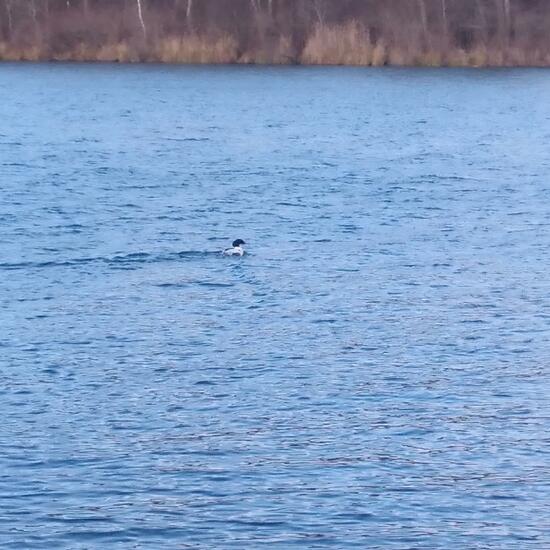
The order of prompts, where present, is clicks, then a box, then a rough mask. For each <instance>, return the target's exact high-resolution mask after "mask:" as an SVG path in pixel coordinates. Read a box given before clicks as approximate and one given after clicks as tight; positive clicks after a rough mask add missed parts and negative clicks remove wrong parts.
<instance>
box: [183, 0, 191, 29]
mask: <svg viewBox="0 0 550 550" xmlns="http://www.w3.org/2000/svg"><path fill="white" fill-rule="evenodd" d="M185 23H186V24H187V26H188V27H191V26H192V25H193V0H187V10H186V12H185Z"/></svg>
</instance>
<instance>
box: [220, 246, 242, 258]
mask: <svg viewBox="0 0 550 550" xmlns="http://www.w3.org/2000/svg"><path fill="white" fill-rule="evenodd" d="M223 255H224V256H244V248H243V247H242V246H240V245H239V246H232V247H231V248H226V249H225V250H224V251H223Z"/></svg>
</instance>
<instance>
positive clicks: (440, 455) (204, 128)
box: [0, 64, 550, 550]
mask: <svg viewBox="0 0 550 550" xmlns="http://www.w3.org/2000/svg"><path fill="white" fill-rule="evenodd" d="M549 97H550V72H548V71H543V70H498V71H490V70H483V71H476V70H444V69H440V70H418V69H402V70H399V69H380V70H376V69H369V70H365V69H344V68H316V69H306V68H293V67H290V68H258V67H240V68H235V67H227V68H224V67H210V68H200V67H172V66H116V65H78V64H72V65H65V64H58V65H56V64H51V65H33V64H20V65H17V64H3V65H1V66H0V120H1V121H2V124H1V126H0V168H1V172H0V228H1V230H0V411H1V413H2V421H1V423H0V546H1V547H2V548H6V549H12V548H13V549H58V548H59V549H71V550H73V549H74V550H82V549H96V548H97V549H115V550H117V549H127V548H128V549H130V548H133V549H135V548H138V549H151V550H155V549H182V548H197V549H207V548H228V549H230V548H238V549H243V548H246V549H254V548H262V547H266V546H268V545H269V547H271V548H281V549H285V548H294V547H300V548H311V549H317V548H343V549H348V548H349V549H351V548H384V549H400V550H401V549H432V548H441V549H451V548H453V549H455V548H465V549H466V548H468V549H486V548H499V549H500V548H502V549H525V548H550V467H549V459H550V456H549V455H550V437H549V435H548V434H549V427H550V422H549V419H550V402H549V398H548V395H549V391H550V380H549V370H548V363H549V360H550V275H549V273H550V181H549V176H550V154H549V153H550V149H549V143H550V101H548V98H549ZM237 237H240V238H243V239H244V240H246V241H247V243H248V248H247V250H248V252H249V254H248V255H247V256H245V257H244V258H242V259H241V258H224V257H222V256H221V255H220V254H219V250H220V249H221V248H223V247H224V246H227V245H228V244H229V243H230V242H231V241H232V240H233V239H235V238H237Z"/></svg>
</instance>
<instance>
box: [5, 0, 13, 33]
mask: <svg viewBox="0 0 550 550" xmlns="http://www.w3.org/2000/svg"><path fill="white" fill-rule="evenodd" d="M5 1H6V12H7V14H8V35H9V36H8V39H11V35H12V33H13V19H12V16H11V0H5Z"/></svg>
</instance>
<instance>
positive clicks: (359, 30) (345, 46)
mask: <svg viewBox="0 0 550 550" xmlns="http://www.w3.org/2000/svg"><path fill="white" fill-rule="evenodd" d="M382 48H383V47H382V46H380V47H378V49H377V46H375V45H373V44H372V43H371V41H370V38H369V35H368V33H367V32H366V31H365V29H364V28H363V27H362V26H361V25H359V24H358V23H357V22H355V21H352V22H350V23H347V24H345V25H336V26H326V25H317V26H316V27H315V29H314V30H313V33H312V34H311V35H310V36H309V38H308V39H307V41H306V45H305V48H304V50H303V52H302V55H301V57H300V61H301V62H302V63H303V64H305V65H362V66H365V65H373V64H377V65H382V64H384V63H385V55H384V53H383V51H382ZM375 50H376V51H375ZM374 62H376V63H374Z"/></svg>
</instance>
